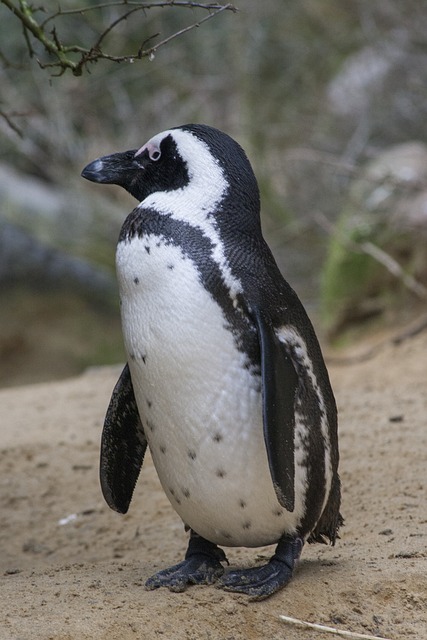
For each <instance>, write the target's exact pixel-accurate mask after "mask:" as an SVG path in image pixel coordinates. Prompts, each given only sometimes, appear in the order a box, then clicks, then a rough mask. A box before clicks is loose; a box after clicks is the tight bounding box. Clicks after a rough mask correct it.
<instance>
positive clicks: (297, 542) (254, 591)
mask: <svg viewBox="0 0 427 640" xmlns="http://www.w3.org/2000/svg"><path fill="white" fill-rule="evenodd" d="M302 547H303V541H302V539H301V538H289V537H285V538H283V539H282V540H280V542H279V544H278V545H277V548H276V552H275V554H274V556H273V557H272V558H271V559H270V561H269V562H268V563H267V564H265V565H263V566H262V567H255V568H253V569H241V570H236V571H230V572H229V573H227V574H225V575H224V576H223V577H222V578H221V580H220V581H219V583H218V586H219V587H222V588H223V589H226V590H227V591H236V592H238V593H244V594H246V595H248V596H252V599H253V600H263V599H264V598H268V596H271V595H272V594H273V593H276V591H279V590H280V589H282V588H283V587H284V586H285V585H286V584H287V583H288V582H289V581H290V579H291V578H292V574H293V571H294V567H295V564H296V562H297V560H298V558H299V557H300V554H301V550H302Z"/></svg>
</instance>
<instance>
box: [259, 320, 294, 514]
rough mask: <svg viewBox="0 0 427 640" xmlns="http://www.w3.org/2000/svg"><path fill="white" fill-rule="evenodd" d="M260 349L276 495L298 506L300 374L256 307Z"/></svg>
mask: <svg viewBox="0 0 427 640" xmlns="http://www.w3.org/2000/svg"><path fill="white" fill-rule="evenodd" d="M254 317H255V323H256V326H257V330H258V339H259V345H260V351H261V380H262V405H263V425H264V441H265V446H266V449H267V457H268V464H269V467H270V473H271V478H272V481H273V485H274V489H275V491H276V495H277V499H278V500H279V502H280V504H281V505H282V506H283V507H285V509H287V511H293V510H294V507H295V459H294V454H295V444H294V436H295V395H296V391H297V387H298V374H297V372H296V370H295V367H294V365H293V362H292V359H291V357H290V351H289V349H288V347H287V345H286V344H285V343H284V342H282V341H281V340H279V338H278V337H277V335H276V332H275V330H274V327H273V324H272V322H271V320H270V319H269V318H268V317H266V316H265V315H264V314H263V313H262V311H261V310H260V309H254Z"/></svg>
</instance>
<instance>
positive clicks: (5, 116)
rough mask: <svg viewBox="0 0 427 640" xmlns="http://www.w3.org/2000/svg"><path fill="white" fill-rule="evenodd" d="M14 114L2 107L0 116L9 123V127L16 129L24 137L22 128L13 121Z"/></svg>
mask: <svg viewBox="0 0 427 640" xmlns="http://www.w3.org/2000/svg"><path fill="white" fill-rule="evenodd" d="M12 117H13V114H10V113H5V112H4V111H3V110H2V109H0V118H3V120H5V121H6V122H7V124H8V125H9V127H10V128H11V129H12V131H14V132H15V133H16V134H17V135H18V136H19V137H20V138H23V137H24V134H23V133H22V131H21V129H20V128H19V127H18V126H17V125H16V124H15V123H14V122H13V120H12Z"/></svg>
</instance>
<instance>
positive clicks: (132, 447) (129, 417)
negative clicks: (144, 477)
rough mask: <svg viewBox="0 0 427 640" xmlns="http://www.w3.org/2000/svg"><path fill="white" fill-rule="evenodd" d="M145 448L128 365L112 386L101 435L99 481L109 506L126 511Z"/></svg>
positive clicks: (142, 428) (142, 429) (122, 511)
mask: <svg viewBox="0 0 427 640" xmlns="http://www.w3.org/2000/svg"><path fill="white" fill-rule="evenodd" d="M146 449H147V439H146V437H145V433H144V427H143V426H142V423H141V419H140V417H139V412H138V407H137V404H136V400H135V395H134V392H133V386H132V380H131V377H130V371H129V366H128V365H126V366H125V368H124V369H123V371H122V373H121V375H120V378H119V379H118V381H117V384H116V386H115V387H114V390H113V393H112V396H111V400H110V404H109V406H108V409H107V414H106V416H105V421H104V428H103V431H102V439H101V460H100V473H99V475H100V481H101V488H102V493H103V495H104V498H105V501H106V502H107V504H108V506H109V507H111V509H114V511H118V512H119V513H126V512H127V510H128V509H129V505H130V502H131V500H132V494H133V490H134V488H135V484H136V481H137V480H138V476H139V472H140V469H141V466H142V463H143V460H144V454H145V451H146Z"/></svg>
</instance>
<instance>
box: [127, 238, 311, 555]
mask: <svg viewBox="0 0 427 640" xmlns="http://www.w3.org/2000/svg"><path fill="white" fill-rule="evenodd" d="M117 271H118V279H119V287H120V295H121V304H122V324H123V334H124V340H125V347H126V350H127V354H128V362H129V366H130V370H131V375H132V381H133V386H134V391H135V397H136V400H137V404H138V408H139V412H140V415H141V418H142V421H143V424H144V428H145V430H146V435H147V439H148V443H149V446H150V450H151V453H152V457H153V460H154V464H155V466H156V469H157V472H158V475H159V478H160V481H161V483H162V485H163V488H164V490H165V492H166V494H167V496H168V498H169V500H170V501H171V503H172V505H173V507H174V508H175V510H176V511H177V512H178V513H179V515H180V516H181V518H182V519H183V520H184V522H185V523H186V524H188V525H189V526H190V527H191V528H192V529H194V530H195V531H196V532H197V533H199V534H200V535H202V536H204V537H205V538H207V539H209V540H211V541H212V542H215V543H217V544H222V545H226V546H235V545H236V546H260V545H264V544H271V543H273V542H276V541H277V540H278V538H279V537H280V535H281V534H282V533H283V532H284V531H285V530H286V531H288V532H291V531H293V530H294V529H295V527H296V525H297V523H298V519H299V517H300V515H301V510H302V506H301V505H300V506H299V507H298V503H297V508H296V510H295V511H294V512H293V513H292V514H290V513H288V512H286V511H285V510H284V509H283V508H282V507H281V506H280V504H279V503H278V501H277V499H276V495H275V492H274V489H273V485H272V482H271V477H270V473H269V469H268V462H267V456H266V452H265V447H264V442H263V428H262V416H261V411H262V407H261V390H260V379H259V377H258V376H254V375H253V374H252V373H251V372H250V371H249V369H248V368H247V367H246V366H245V364H247V363H246V358H245V355H244V354H243V353H241V352H240V351H239V350H238V349H237V348H236V344H235V341H234V338H233V335H232V333H231V331H230V330H228V329H227V328H226V326H225V324H226V321H225V318H224V316H223V314H222V311H221V308H220V307H219V305H218V304H217V303H216V302H215V301H214V299H213V298H212V296H211V295H210V294H209V293H208V292H207V291H206V290H205V289H204V287H203V285H202V283H201V282H200V279H199V273H198V271H197V268H196V266H195V265H194V263H193V262H192V261H191V260H190V259H189V258H188V257H185V256H184V255H183V253H182V251H181V249H180V248H179V247H176V246H173V245H171V244H167V243H166V242H165V241H164V240H163V239H161V238H159V237H157V236H146V237H144V238H134V239H132V240H131V242H128V243H120V244H119V246H118V249H117Z"/></svg>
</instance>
